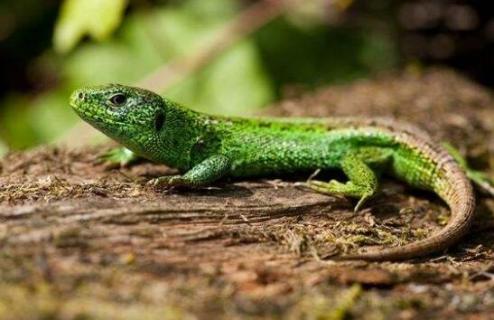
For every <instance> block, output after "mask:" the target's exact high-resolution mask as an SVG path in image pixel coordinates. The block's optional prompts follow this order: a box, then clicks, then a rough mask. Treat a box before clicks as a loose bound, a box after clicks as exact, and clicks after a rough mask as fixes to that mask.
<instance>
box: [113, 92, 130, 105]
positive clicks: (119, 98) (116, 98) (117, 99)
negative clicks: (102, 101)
mask: <svg viewBox="0 0 494 320" xmlns="http://www.w3.org/2000/svg"><path fill="white" fill-rule="evenodd" d="M126 101H127V97H126V96H125V95H124V94H122V93H117V94H115V95H113V96H112V97H111V98H110V102H111V104H113V105H114V106H117V107H120V106H121V105H123V104H124V103H125V102H126Z"/></svg>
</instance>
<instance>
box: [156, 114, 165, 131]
mask: <svg viewBox="0 0 494 320" xmlns="http://www.w3.org/2000/svg"><path fill="white" fill-rule="evenodd" d="M164 124H165V115H164V114H163V113H162V112H158V113H156V115H155V116H154V129H155V130H156V131H161V129H163V125H164Z"/></svg>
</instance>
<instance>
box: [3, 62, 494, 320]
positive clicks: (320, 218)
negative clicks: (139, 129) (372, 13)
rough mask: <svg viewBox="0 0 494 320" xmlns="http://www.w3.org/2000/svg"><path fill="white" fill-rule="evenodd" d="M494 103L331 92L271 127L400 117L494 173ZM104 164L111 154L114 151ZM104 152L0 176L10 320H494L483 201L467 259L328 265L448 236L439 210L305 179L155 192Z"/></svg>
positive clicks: (277, 111)
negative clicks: (354, 196) (334, 190)
mask: <svg viewBox="0 0 494 320" xmlns="http://www.w3.org/2000/svg"><path fill="white" fill-rule="evenodd" d="M493 107H494V98H493V96H492V95H491V93H490V92H488V91H487V90H486V89H484V88H481V87H479V86H477V85H475V84H473V83H471V82H470V81H468V80H466V79H464V78H463V77H461V76H459V75H457V74H455V73H453V72H451V71H448V70H429V71H427V72H423V73H406V72H405V73H396V74H390V75H386V76H382V77H377V78H374V79H372V80H363V81H359V82H356V83H354V84H352V85H346V86H333V87H329V88H327V89H324V90H320V91H317V92H314V93H310V94H308V95H306V96H303V97H300V98H294V99H289V100H286V101H284V102H281V103H279V104H277V105H275V106H272V107H271V108H270V109H267V113H270V114H271V115H284V116H287V115H289V116H302V115H303V116H318V117H323V116H328V115H356V114H359V115H371V116H377V115H380V116H393V117H397V118H400V119H402V120H407V121H410V122H413V123H416V124H419V125H421V126H422V127H424V128H425V129H427V130H429V131H430V132H431V133H432V134H433V135H434V136H435V137H436V138H438V139H440V140H447V141H450V142H452V143H453V144H454V145H456V146H457V147H458V148H459V149H460V150H461V151H462V152H463V153H464V154H466V155H467V156H468V159H469V160H470V162H471V163H472V164H473V165H474V166H475V167H476V168H479V169H482V170H485V171H487V172H490V173H491V174H492V173H493V168H494V162H493V160H494V157H493V155H494V153H493V152H494V144H493V142H494V121H493V120H494V109H493ZM105 148H106V147H105ZM105 148H102V147H99V148H84V149H78V150H70V149H69V148H54V147H42V148H39V149H37V150H33V151H28V152H19V153H11V154H9V155H7V156H6V157H4V158H3V159H2V160H0V319H236V318H249V319H250V318H252V319H264V318H269V319H272V318H286V319H301V318H302V319H343V318H345V317H353V318H356V319H357V318H358V319H361V318H362V319H384V318H386V319H388V318H389V319H433V318H445V317H453V318H454V319H457V318H468V319H482V318H485V319H488V318H491V317H492V312H494V278H493V277H494V263H493V258H494V252H493V249H494V235H493V229H494V215H493V212H494V202H493V200H492V199H489V198H485V197H482V195H479V206H478V208H477V211H476V215H477V216H476V220H475V224H474V227H473V229H472V231H471V232H470V233H469V235H468V236H466V237H465V238H464V240H463V241H462V242H461V243H460V244H458V245H457V246H455V247H453V248H450V249H449V250H448V251H447V252H443V253H439V254H437V255H435V256H431V257H429V258H424V259H417V260H414V261H407V262H404V263H365V262H333V261H331V257H332V256H333V255H334V254H336V253H338V252H342V251H348V252H350V251H354V250H358V249H359V248H363V247H370V246H381V245H382V246H395V245H401V244H404V243H407V242H410V241H415V240H417V239H421V238H424V237H426V236H427V235H429V234H430V233H431V232H433V231H435V230H438V229H440V228H442V227H443V226H444V224H445V223H446V221H447V219H448V218H449V211H448V210H447V208H446V207H445V205H444V204H443V203H442V202H441V201H440V200H438V198H437V197H436V196H434V195H432V194H429V193H426V192H417V191H415V190H412V189H410V188H408V187H406V186H405V185H404V184H401V183H399V182H396V181H392V180H385V181H384V182H383V185H382V190H381V192H380V194H379V196H378V197H377V198H376V199H374V200H373V201H371V202H370V203H369V205H368V206H367V208H366V209H365V210H363V211H361V212H359V213H353V210H352V208H353V205H354V203H352V202H351V201H348V200H345V199H342V198H339V197H328V196H324V195H319V194H315V193H312V192H310V191H307V190H304V189H300V188H297V187H295V186H294V183H293V182H294V181H297V180H299V179H300V180H303V179H304V177H297V178H294V177H290V180H286V178H285V179H265V180H251V181H223V182H221V183H218V184H216V185H215V186H213V187H211V188H206V189H202V190H195V191H184V190H171V191H159V190H156V189H154V188H152V187H149V186H148V185H147V184H146V182H147V181H148V180H149V179H150V178H152V177H156V176H159V175H163V174H168V173H171V172H172V170H171V169H169V168H166V167H165V166H162V165H153V164H150V163H140V164H137V165H135V166H132V167H130V168H123V169H111V170H110V169H107V168H105V166H103V165H101V164H99V163H98V161H97V159H98V156H99V155H100V154H101V153H102V152H103V151H104V149H105Z"/></svg>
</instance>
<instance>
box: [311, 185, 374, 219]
mask: <svg viewBox="0 0 494 320" xmlns="http://www.w3.org/2000/svg"><path fill="white" fill-rule="evenodd" d="M306 186H307V187H308V188H310V189H312V190H314V191H316V192H319V193H324V194H329V195H335V194H336V195H342V196H347V197H352V198H358V199H359V201H358V202H357V204H356V205H355V208H354V209H353V211H354V212H357V211H359V210H360V209H361V208H362V206H363V205H364V204H365V202H366V201H367V200H369V199H370V198H372V196H373V195H374V192H373V190H371V189H369V188H367V187H365V186H359V185H355V184H354V183H353V182H351V181H349V182H347V183H341V182H339V181H336V180H331V181H329V182H324V181H318V180H308V181H307V182H306Z"/></svg>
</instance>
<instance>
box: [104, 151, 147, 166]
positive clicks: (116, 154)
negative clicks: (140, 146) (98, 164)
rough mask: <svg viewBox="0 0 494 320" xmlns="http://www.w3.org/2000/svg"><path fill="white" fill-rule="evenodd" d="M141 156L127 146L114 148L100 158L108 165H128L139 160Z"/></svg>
mask: <svg viewBox="0 0 494 320" xmlns="http://www.w3.org/2000/svg"><path fill="white" fill-rule="evenodd" d="M139 158H140V157H139V156H138V155H136V154H135V153H134V152H132V151H130V150H129V149H127V148H125V147H118V148H113V149H111V150H109V151H108V152H106V153H105V154H103V155H102V156H101V157H100V160H101V161H103V162H105V163H106V164H107V165H108V167H110V168H112V167H126V166H128V165H130V164H132V163H133V162H136V161H137V160H139Z"/></svg>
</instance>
